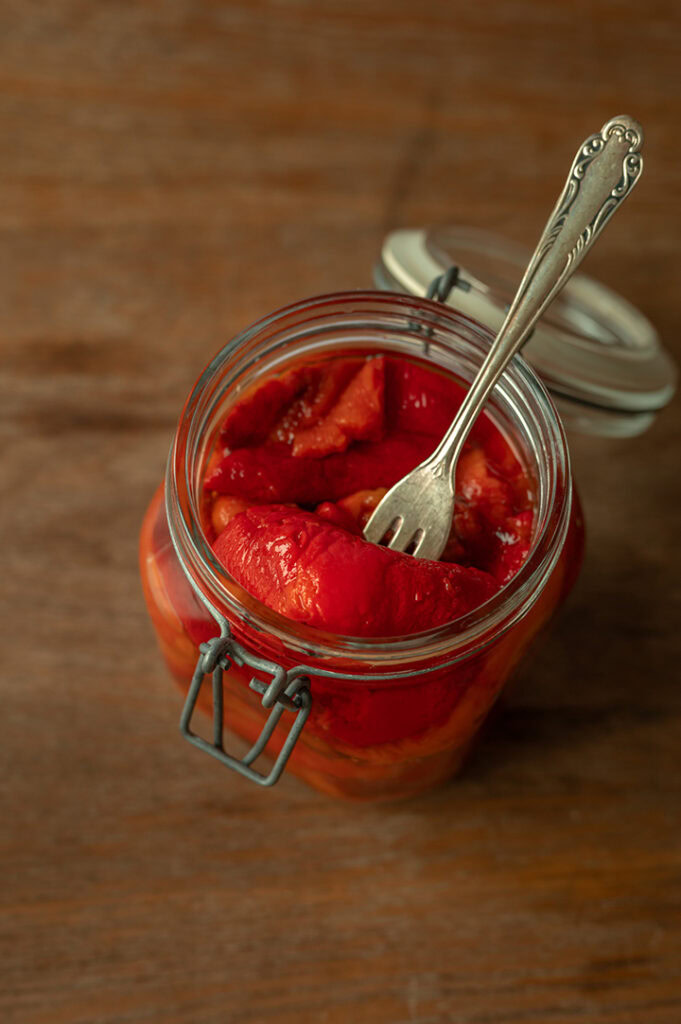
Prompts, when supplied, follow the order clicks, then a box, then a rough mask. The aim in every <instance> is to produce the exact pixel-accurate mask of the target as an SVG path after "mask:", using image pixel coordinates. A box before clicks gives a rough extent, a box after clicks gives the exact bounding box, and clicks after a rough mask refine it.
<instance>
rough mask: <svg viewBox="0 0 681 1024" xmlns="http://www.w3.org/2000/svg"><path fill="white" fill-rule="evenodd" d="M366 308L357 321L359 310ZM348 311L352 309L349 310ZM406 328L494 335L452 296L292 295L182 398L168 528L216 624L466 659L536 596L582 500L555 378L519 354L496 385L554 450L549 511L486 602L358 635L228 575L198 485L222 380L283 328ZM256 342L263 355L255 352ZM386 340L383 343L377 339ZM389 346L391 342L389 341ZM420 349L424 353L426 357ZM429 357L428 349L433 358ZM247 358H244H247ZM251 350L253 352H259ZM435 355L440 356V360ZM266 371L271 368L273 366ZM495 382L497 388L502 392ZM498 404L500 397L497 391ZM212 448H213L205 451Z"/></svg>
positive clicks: (422, 334)
mask: <svg viewBox="0 0 681 1024" xmlns="http://www.w3.org/2000/svg"><path fill="white" fill-rule="evenodd" d="M358 316H359V317H361V318H362V319H361V320H359V321H357V320H356V319H352V318H353V317H354V318H356V317H358ZM344 318H345V319H344ZM348 318H350V319H348ZM369 324H371V325H372V326H373V327H374V328H375V329H376V330H380V329H381V325H384V328H385V330H386V331H387V330H391V331H395V330H398V327H399V330H400V331H401V332H404V333H405V336H407V335H409V336H410V337H411V340H412V341H414V340H416V341H417V342H418V344H420V345H422V344H423V341H424V338H426V337H427V338H429V341H428V343H427V345H426V352H429V351H430V349H432V346H433V338H435V339H441V338H446V339H447V341H448V342H449V343H450V345H451V342H452V340H453V339H456V341H457V342H459V343H460V342H463V343H464V344H468V345H469V347H473V348H476V349H477V352H479V353H480V354H481V357H482V356H484V352H485V350H486V349H485V346H489V345H490V344H491V342H492V340H493V335H492V334H491V333H490V331H489V329H488V328H486V327H485V326H484V325H482V324H480V323H478V322H476V321H475V320H472V319H471V318H469V317H467V316H465V315H464V314H462V313H460V312H459V311H457V310H455V309H452V308H451V307H449V306H444V305H443V304H440V303H437V302H434V301H431V300H429V299H424V298H418V297H413V296H404V295H400V294H394V293H387V292H377V291H369V290H366V291H351V292H337V293H329V294H324V295H319V296H313V297H311V298H308V299H304V300H302V301H299V302H296V303H292V304H291V305H288V306H285V307H283V308H281V309H279V310H276V311H275V312H273V313H271V314H269V315H267V316H265V317H263V318H262V319H260V320H258V321H256V322H255V323H253V324H252V325H251V326H249V327H247V328H246V329H245V330H244V331H242V332H240V333H239V334H237V335H236V336H235V337H234V338H233V339H232V340H231V341H229V342H227V344H226V345H225V346H223V348H222V349H221V350H220V351H219V352H218V353H217V355H216V356H215V357H214V359H213V360H212V361H211V362H210V363H209V365H208V366H207V367H206V369H205V370H204V371H203V373H202V374H201V375H200V377H199V378H198V380H197V382H196V384H195V385H194V387H193V389H192V391H191V392H190V394H189V396H188V398H187V401H186V403H185V406H184V408H183V411H182V414H181V416H180V420H179V423H178V427H177V431H176V433H175V437H174V439H173V444H172V446H171V451H170V455H169V459H168V471H167V473H166V513H167V518H168V526H169V531H170V536H171V539H172V542H173V545H174V547H175V550H176V553H177V556H178V559H179V561H180V565H181V566H182V568H183V570H184V572H185V574H186V575H187V577H188V579H189V582H190V583H191V584H192V586H193V588H194V590H195V591H196V592H197V594H198V596H199V597H200V599H201V600H202V601H203V603H204V604H205V605H206V607H207V608H208V610H209V611H210V612H211V614H212V615H213V617H214V618H215V619H216V621H217V622H218V623H220V624H221V625H222V624H223V622H224V620H225V619H227V620H228V621H229V622H230V625H234V624H235V623H236V625H237V628H238V626H239V624H241V625H242V626H243V627H244V628H248V629H249V630H250V631H255V632H256V633H257V634H258V636H259V638H260V639H262V642H263V645H264V646H267V643H268V641H269V640H271V639H274V640H275V641H278V642H279V643H283V644H284V645H285V646H286V648H287V649H288V650H294V651H296V652H297V653H298V654H299V655H300V656H301V657H306V658H308V659H309V658H315V659H321V660H325V659H329V658H332V659H334V661H336V662H337V661H338V660H348V661H350V662H355V663H356V662H358V661H361V662H363V663H366V662H367V661H369V662H371V663H372V664H373V665H375V666H377V667H378V666H381V665H385V664H387V663H390V664H391V665H393V664H394V662H395V660H402V661H404V662H405V663H411V662H414V661H417V660H418V661H422V660H424V659H431V658H437V659H438V660H441V659H444V660H446V661H447V662H449V661H457V660H459V659H460V658H463V657H465V656H468V655H470V653H471V651H472V650H474V649H477V648H479V647H482V646H484V645H485V644H486V643H488V642H489V640H490V639H491V638H492V637H493V636H494V637H496V636H498V635H499V634H500V633H501V632H505V631H506V630H507V629H509V628H510V627H511V626H512V625H513V624H514V623H515V622H516V621H518V619H519V618H521V617H522V616H523V615H525V613H526V612H527V611H528V609H529V608H530V607H531V605H532V604H533V603H534V601H535V600H536V599H537V598H538V596H539V594H540V593H541V590H542V588H543V585H544V583H545V581H546V580H547V579H548V576H549V575H550V573H551V571H552V570H553V568H554V566H555V564H556V562H557V560H558V557H559V555H560V551H561V550H562V547H563V543H564V540H565V536H566V534H567V527H568V521H569V515H570V507H571V500H572V489H571V476H570V470H569V453H568V449H567V442H566V439H565V434H564V430H563V426H562V423H561V421H560V417H559V416H558V413H557V411H556V409H555V406H554V404H553V402H552V400H551V398H550V396H549V394H548V392H547V391H546V388H545V387H544V385H543V384H542V383H541V381H540V379H539V378H538V377H537V375H536V373H535V372H534V371H533V370H532V369H531V367H530V366H529V365H528V364H527V363H526V362H525V361H524V360H523V359H522V358H521V357H519V356H516V357H515V358H514V360H513V363H512V364H511V366H510V367H508V368H507V370H506V371H505V373H504V376H503V377H502V380H501V381H500V382H499V383H498V385H497V389H498V392H499V394H498V395H497V397H499V396H500V395H501V394H503V393H504V392H506V398H507V400H508V401H516V403H517V402H518V401H522V402H524V409H525V412H526V413H527V412H528V409H529V410H531V414H532V415H533V416H534V420H535V421H536V422H535V426H536V427H538V428H540V429H541V430H542V431H543V435H542V444H541V455H542V456H543V457H544V459H545V460H546V463H545V468H546V470H547V472H548V478H547V481H544V483H545V485H546V486H544V489H543V490H542V486H541V481H540V494H539V500H538V506H539V509H540V512H541V516H540V522H539V524H538V527H537V530H536V534H535V537H534V539H533V545H532V548H531V550H530V553H529V555H528V557H527V559H526V560H525V562H524V563H523V565H522V566H521V568H520V569H519V570H518V572H517V573H516V574H515V576H514V577H513V578H512V579H511V580H510V581H509V583H508V584H506V585H505V586H504V587H502V588H501V589H500V590H499V591H498V592H497V593H496V594H495V595H494V596H493V597H492V598H490V599H489V600H488V601H487V602H485V604H483V605H480V606H479V607H478V608H475V609H474V610H473V611H471V612H469V613H468V614H467V615H465V616H462V617H459V618H458V619H453V620H451V621H450V622H448V623H445V624H444V625H442V626H438V627H436V628H435V629H433V630H428V631H426V632H422V633H413V634H409V635H407V636H404V637H388V638H381V637H351V636H344V635H341V634H336V633H331V632H325V631H322V630H320V629H317V628H315V627H312V626H306V625H304V624H302V623H299V622H295V621H293V620H291V619H288V618H286V617H285V616H283V615H281V614H280V613H278V612H275V611H273V610H272V609H270V608H269V607H267V606H266V605H265V604H263V603H262V602H260V601H258V600H257V599H256V598H254V597H252V596H251V595H248V594H247V592H246V591H245V590H244V588H242V587H240V585H239V584H238V583H237V582H236V581H235V580H234V579H233V578H232V577H231V576H230V575H229V574H228V573H227V571H226V570H225V569H224V567H222V566H221V565H220V564H219V563H218V562H217V560H216V559H215V556H214V555H213V552H212V548H211V546H210V543H209V540H208V538H207V537H206V535H205V533H204V532H203V528H202V526H201V517H200V507H199V500H200V497H199V495H198V493H197V473H196V464H197V458H198V456H199V455H200V442H201V439H202V433H203V432H204V430H205V426H206V423H207V422H208V418H209V416H210V415H211V413H213V414H214V413H215V408H216V403H217V405H221V404H222V405H224V398H225V395H226V394H228V393H229V386H226V387H223V388H222V389H220V387H219V385H220V382H221V380H222V377H221V374H222V373H223V372H224V370H225V368H226V367H228V366H230V365H231V368H232V370H233V372H236V370H237V369H239V370H240V372H244V370H243V365H244V361H245V363H246V364H248V365H249V366H251V368H252V367H253V365H254V363H255V360H256V359H258V358H260V359H261V358H262V348H263V346H265V347H266V351H267V352H268V353H271V352H276V350H277V347H278V345H279V343H280V341H281V339H282V338H285V337H289V336H291V337H292V338H293V339H294V340H295V339H296V338H301V337H303V336H305V335H308V334H310V332H312V333H313V334H314V331H315V325H317V329H319V330H320V331H321V330H322V325H323V326H324V329H328V330H333V329H336V330H339V329H341V328H342V330H343V331H344V332H345V333H346V334H347V332H348V330H350V328H351V327H354V328H355V329H357V328H358V327H359V329H360V330H362V331H366V330H367V329H368V325H369ZM254 350H259V351H260V356H257V355H255V356H254ZM377 350H378V349H377ZM385 350H386V351H389V350H390V349H389V348H386V349H385ZM452 351H454V350H453V349H452ZM420 358H423V357H422V356H421V357H420ZM426 358H428V357H426ZM239 359H241V363H239ZM249 360H250V362H249ZM434 365H440V366H442V364H441V363H440V364H437V362H436V363H435V364H434ZM264 372H265V373H267V372H273V371H272V368H271V366H270V367H265V368H264ZM497 389H495V394H497ZM490 403H492V400H490ZM204 454H205V452H204Z"/></svg>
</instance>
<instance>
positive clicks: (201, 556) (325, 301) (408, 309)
mask: <svg viewBox="0 0 681 1024" xmlns="http://www.w3.org/2000/svg"><path fill="white" fill-rule="evenodd" d="M491 341H492V335H491V333H490V332H489V330H487V328H485V327H483V326H482V325H480V324H478V323H476V322H475V321H473V320H471V319H469V318H467V317H466V316H464V315H462V314H461V313H459V312H457V311H456V310H453V309H451V308H449V307H445V306H443V305H442V304H440V303H436V302H431V301H429V300H427V299H419V298H413V297H405V296H399V295H394V294H384V293H379V292H349V293H340V294H336V295H327V296H322V297H319V298H314V299H309V300H306V301H304V302H300V303H297V304H296V305H293V306H289V307H287V308H285V309H283V310H281V311H279V312H277V313H274V314H273V315H271V316H269V317H266V318H265V319H263V320H261V321H259V322H258V323H256V324H255V325H253V326H252V327H250V328H249V329H248V330H246V331H244V332H243V333H242V334H240V335H239V336H238V337H236V338H235V339H234V340H232V341H231V342H229V343H228V344H227V345H226V346H225V347H224V348H223V349H222V351H221V352H220V353H219V354H218V355H217V356H216V357H215V359H214V360H213V361H212V363H211V364H210V365H209V366H208V367H207V369H206V370H205V371H204V373H203V374H202V375H201V377H200V378H199V380H198V382H197V383H196V385H195V387H194V389H193V391H192V392H191V394H190V396H189V398H188V400H187V403H186V405H185V408H184V410H183V413H182V416H181V418H180V422H179V425H178V428H177V432H176V434H175V438H174V441H173V444H172V448H171V452H170V457H169V461H168V467H167V473H166V479H165V485H162V486H161V487H160V488H159V490H158V491H157V493H156V495H155V496H154V498H153V500H152V502H151V505H150V506H149V509H148V511H147V514H146V516H145V519H144V524H143V527H142V534H141V551H140V560H141V571H142V579H143V584H144V591H145V596H146V600H147V604H148V607H149V611H150V614H151V618H152V621H153V623H154V626H155V629H156V633H157V636H158V641H159V643H160V646H161V650H162V653H163V655H164V657H165V660H166V662H167V664H168V667H169V669H170V671H171V673H172V674H173V676H174V678H175V679H176V680H177V682H178V683H179V684H180V686H181V687H182V688H183V689H184V690H185V691H189V697H190V699H189V700H188V704H187V705H186V706H185V713H184V716H183V729H184V731H185V734H186V735H187V736H188V738H190V739H192V740H194V741H195V742H196V743H197V745H200V746H202V747H203V748H204V749H206V750H208V752H209V753H213V754H214V755H215V756H217V757H219V758H220V759H221V760H225V761H227V763H231V764H232V766H235V765H237V766H238V765H242V768H243V770H244V773H245V774H249V775H250V777H255V775H254V770H253V769H252V768H251V767H250V765H251V762H252V761H253V760H254V759H255V754H257V753H258V752H259V750H260V749H261V747H262V745H263V743H264V739H263V740H262V741H261V743H260V744H258V737H259V735H260V734H261V730H262V728H263V723H264V721H265V718H266V715H267V712H266V711H264V710H263V705H266V706H269V707H273V708H274V711H273V712H272V715H273V719H272V725H273V732H272V734H271V738H270V739H269V741H268V744H267V749H266V754H267V755H270V756H274V757H277V755H280V754H281V756H280V758H279V761H278V765H277V771H276V772H274V773H270V775H267V776H264V777H262V778H261V777H257V778H256V781H263V782H265V783H270V782H272V781H275V780H276V777H278V771H279V769H280V768H281V766H282V763H283V760H284V759H285V758H286V757H287V756H288V754H289V748H290V747H291V746H292V745H293V741H292V740H289V742H288V744H287V742H286V739H287V735H288V734H289V733H288V730H289V727H290V726H291V722H292V716H293V721H294V722H295V724H294V726H293V729H294V732H293V739H294V740H295V745H294V746H293V750H292V753H291V754H290V760H289V761H288V765H289V769H290V770H291V771H293V772H294V773H295V774H296V775H298V776H300V777H301V778H302V779H304V780H305V781H306V782H308V783H310V784H311V785H312V786H314V787H316V788H317V789H319V790H322V791H323V792H325V793H329V794H333V795H335V796H343V797H352V798H362V799H390V798H398V797H405V796H409V795H412V794H414V793H417V792H420V791H422V790H425V789H427V788H429V787H432V786H434V785H436V784H438V783H440V782H442V781H443V780H445V779H447V778H449V777H450V776H451V775H453V774H454V773H455V772H456V770H457V769H458V768H459V766H460V764H461V762H462V760H463V758H464V756H465V754H466V752H467V750H468V749H469V747H470V745H471V742H472V740H473V738H474V736H475V734H476V732H477V731H478V729H479V727H480V725H481V723H482V721H483V719H484V718H485V716H486V715H487V713H488V711H489V710H490V708H491V706H492V704H493V703H494V701H495V699H496V698H497V696H498V695H499V693H500V691H501V689H502V687H503V686H504V684H505V683H506V681H507V679H508V677H509V675H510V674H511V672H512V670H513V669H514V668H515V667H516V666H517V664H518V662H519V661H520V659H521V658H522V656H523V655H524V654H525V652H526V651H527V648H528V646H529V645H530V643H531V641H532V640H533V638H534V637H535V636H536V635H537V633H538V632H539V631H540V630H541V629H542V627H543V626H545V625H546V623H547V622H548V621H549V620H550V619H551V617H552V616H553V615H554V613H555V612H556V610H557V609H558V607H559V605H560V604H561V603H562V601H563V600H564V598H565V596H566V595H567V593H568V591H569V590H570V588H571V586H572V584H573V583H574V581H575V579H576V576H577V573H578V571H579V565H580V562H581V557H582V549H583V525H582V519H581V513H580V509H579V502H578V499H577V497H576V494H575V491H574V488H573V484H572V479H571V475H570V463H569V455H568V450H567V445H566V440H565V436H564V432H563V428H562V425H561V422H560V420H559V418H558V416H557V414H556V411H555V408H554V406H553V404H552V402H551V399H550V398H549V396H548V394H547V392H546V390H545V389H544V387H543V385H542V384H541V382H540V380H539V379H538V377H537V376H536V374H535V373H534V372H533V371H532V370H531V369H530V367H529V366H528V365H527V364H526V363H524V362H523V360H522V359H519V358H516V359H515V360H514V361H513V363H512V365H511V366H510V368H509V369H508V371H507V372H506V373H505V374H504V376H503V378H502V380H501V381H500V382H499V384H498V385H497V387H496V388H495V391H494V394H493V396H492V398H491V400H490V402H489V404H488V412H489V414H490V415H491V417H492V419H493V420H494V422H495V424H496V425H497V426H498V427H499V428H500V429H501V430H502V432H503V433H504V435H505V436H506V437H507V439H508V440H509V441H510V442H511V444H512V446H513V447H514V449H515V451H516V452H517V453H518V455H519V457H520V458H521V461H522V462H523V463H524V465H525V467H526V468H527V471H528V472H529V474H530V476H531V477H532V479H533V481H534V484H535V491H536V514H535V524H534V535H533V545H532V549H531V551H530V554H529V556H528V558H527V560H526V562H525V563H524V564H523V566H522V567H521V569H520V571H519V572H518V573H517V574H516V575H515V576H514V577H513V579H512V580H511V581H510V583H508V584H507V585H506V586H505V587H503V588H502V589H501V590H500V591H499V593H497V594H496V595H495V596H494V597H493V598H492V599H491V600H490V601H488V602H487V603H486V604H485V605H483V606H482V607H480V608H478V609H476V610H474V611H473V612H472V613H470V614H469V615H467V616H465V617H464V618H460V619H458V620H456V621H454V622H452V623H448V624H446V625H444V626H441V627H439V628H437V629H433V630H431V631H430V632H426V633H420V634H413V635H409V636H405V637H403V638H399V639H391V640H374V639H358V638H352V637H344V636H340V635H335V634H330V633H325V632H322V631H320V630H317V629H313V628H311V627H307V626H305V625H301V624H300V623H296V622H292V621H290V620H288V619H286V618H284V617H283V616H281V615H279V614H277V613H276V612H273V611H271V610H270V609H269V608H267V607H266V606H265V605H263V604H262V603H260V602H259V601H257V600H256V599H255V598H253V597H252V596H251V595H249V594H248V593H247V592H246V591H244V590H243V589H242V588H241V587H240V586H239V585H238V584H237V583H236V582H235V581H234V580H233V579H232V578H231V577H230V576H229V575H228V574H227V572H226V571H225V569H224V568H223V567H222V566H221V565H220V564H219V563H218V562H217V560H216V559H215V557H214V555H213V552H212V549H211V547H210V544H209V541H208V538H207V537H206V535H205V533H204V531H203V528H202V525H201V512H202V507H203V504H202V503H203V500H204V499H203V494H202V479H203V476H204V471H205V467H206V464H207V462H208V460H209V458H210V456H211V454H212V451H213V449H214V445H215V440H216V435H217V432H218V429H219V426H220V423H221V421H222V419H223V418H224V414H225V411H226V409H227V408H228V407H229V405H230V404H231V403H232V402H234V401H235V400H236V398H237V397H238V396H239V395H240V394H242V393H243V392H244V391H245V389H247V388H248V387H249V386H251V385H252V384H253V383H254V382H255V381H257V380H260V379H264V378H265V377H266V376H269V375H271V374H273V373H280V372H282V371H283V370H284V369H287V368H289V367H290V366H291V365H293V364H295V363H297V362H298V361H300V360H301V359H303V358H305V359H307V360H309V359H310V357H311V356H315V357H317V356H318V357H319V358H320V359H323V358H328V357H329V356H330V355H345V354H348V353H353V352H354V353H355V354H357V353H358V352H361V353H363V354H366V353H378V352H384V353H388V352H389V353H393V354H398V355H400V356H401V357H403V358H408V359H412V360H415V361H417V362H421V363H423V364H426V365H431V366H434V367H437V368H439V369H440V370H444V371H447V372H448V373H449V374H450V375H451V376H453V377H454V378H455V379H456V380H457V381H459V382H462V383H466V382H469V381H470V380H471V379H472V378H473V376H474V375H475V373H476V371H477V368H478V367H479V365H480V363H481V361H482V359H483V357H484V354H485V352H486V351H487V349H488V348H489V345H490V344H491ZM386 600H389V595H386ZM216 637H221V638H222V639H221V641H219V640H218V641H216V640H215V639H213V638H216ZM207 641H210V643H209V644H208V645H207V646H206V642H207ZM220 643H222V646H219V645H220ZM211 644H212V645H213V646H211ZM216 644H217V645H218V646H215V645H216ZM202 645H203V646H202ZM216 664H217V668H216ZM214 668H215V672H214V683H213V687H212V688H211V687H210V686H209V685H202V682H203V676H204V673H207V672H210V671H212V670H213V669H214ZM222 669H224V673H223V671H222ZM265 690H267V692H266V693H265V696H264V697H262V693H263V691H265ZM261 698H262V699H261ZM195 704H196V705H197V706H198V707H200V708H203V709H204V710H205V711H208V712H211V711H212V712H213V716H214V733H213V742H212V743H209V742H208V741H205V740H200V739H199V738H198V737H196V736H195V735H194V734H193V733H192V732H191V730H190V729H189V720H190V717H191V715H192V713H193V709H194V706H195ZM223 714H224V717H225V720H226V723H227V726H228V728H229V729H230V730H231V731H232V732H233V733H236V734H237V735H238V736H240V737H242V739H244V740H246V741H247V742H248V743H250V744H256V747H255V750H254V751H251V755H250V759H249V758H246V759H245V762H246V763H245V767H244V761H239V760H238V759H235V758H233V757H232V756H231V755H225V753H224V748H223V744H222V718H223ZM275 722H276V724H275ZM298 733H299V735H298ZM296 737H297V738H296ZM282 751H283V753H281V752H282Z"/></svg>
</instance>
